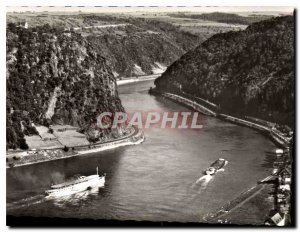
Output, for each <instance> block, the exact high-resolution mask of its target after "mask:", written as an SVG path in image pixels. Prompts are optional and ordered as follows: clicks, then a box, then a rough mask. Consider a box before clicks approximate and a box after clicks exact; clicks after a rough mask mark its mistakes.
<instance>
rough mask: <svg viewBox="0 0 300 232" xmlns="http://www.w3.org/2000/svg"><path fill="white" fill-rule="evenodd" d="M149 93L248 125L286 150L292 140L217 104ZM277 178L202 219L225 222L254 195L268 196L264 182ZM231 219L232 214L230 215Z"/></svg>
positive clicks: (269, 178)
mask: <svg viewBox="0 0 300 232" xmlns="http://www.w3.org/2000/svg"><path fill="white" fill-rule="evenodd" d="M149 93H150V94H154V95H159V96H162V97H166V98H168V99H170V100H172V101H174V102H176V103H178V104H182V105H184V106H187V107H191V108H193V109H194V110H196V111H199V112H200V113H203V114H205V115H208V116H212V117H216V118H218V119H220V120H223V121H227V122H231V123H234V124H238V125H240V126H244V127H248V128H251V129H254V130H257V131H259V132H260V133H261V134H262V135H265V136H266V137H267V138H268V139H269V140H271V141H272V142H273V143H274V144H275V145H276V146H279V147H281V148H283V149H285V150H289V146H290V140H289V139H288V138H287V137H285V136H284V135H283V134H282V133H281V132H280V131H278V130H277V129H273V128H270V126H265V125H262V124H258V123H254V122H251V121H248V120H245V119H241V118H237V117H233V116H230V115H226V114H219V113H218V111H217V110H218V108H217V106H215V109H216V110H215V111H214V110H211V109H209V108H207V107H205V106H203V105H201V104H199V103H196V102H195V101H192V100H190V99H188V98H185V97H182V96H179V95H176V94H171V93H163V92H157V91H156V90H155V89H154V90H153V89H152V90H151V91H149ZM200 100H202V101H205V100H203V99H200ZM205 103H208V104H210V105H214V104H213V103H211V102H208V101H205ZM288 155H290V154H289V152H288ZM275 163H276V161H274V162H273V166H274V164H275ZM277 178H278V176H276V175H275V176H274V175H273V174H270V175H269V176H267V177H265V178H264V179H262V180H260V181H258V182H257V184H256V185H254V186H253V187H251V188H250V189H247V190H246V191H244V192H242V193H241V194H240V195H239V196H238V197H236V198H234V199H232V200H230V201H228V202H226V203H225V204H224V205H223V206H222V207H221V208H219V209H218V210H216V211H214V212H211V213H208V214H207V215H206V216H204V217H203V218H202V219H201V220H200V221H202V220H203V221H204V222H207V223H214V224H218V223H223V221H222V217H223V218H224V216H226V215H228V213H232V211H234V210H235V209H239V208H242V207H243V206H244V204H247V202H248V201H249V200H250V199H251V198H252V197H256V195H258V196H260V197H263V198H265V197H266V196H265V195H264V193H262V191H261V190H263V189H264V188H265V185H264V184H268V182H269V181H270V180H273V181H274V179H277ZM269 188H270V187H269ZM275 191H276V190H275ZM275 195H277V192H276V193H275ZM274 197H276V196H274ZM250 201H251V200H250ZM277 206H278V203H275V202H274V203H273V209H275V208H277ZM273 209H270V210H273ZM219 218H221V220H218V219H219ZM233 218H234V217H233ZM229 220H230V216H229ZM225 223H227V219H226V220H225Z"/></svg>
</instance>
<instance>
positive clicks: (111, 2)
mask: <svg viewBox="0 0 300 232" xmlns="http://www.w3.org/2000/svg"><path fill="white" fill-rule="evenodd" d="M299 4H300V1H299V0H285V1H283V0H280V1H274V0H251V1H240V0H227V1H226V0H223V1H221V0H201V1H196V0H188V1H187V0H147V1H137V0H107V1H95V0H63V1H62V0H51V1H41V0H39V1H37V0H24V1H20V0H6V1H5V2H3V1H1V2H0V6H1V8H0V9H1V11H0V36H1V43H0V44H1V46H0V49H1V56H0V64H1V69H0V70H1V74H2V75H1V76H2V77H1V81H2V83H1V85H0V99H1V101H0V102H1V103H0V104H1V108H0V109H1V113H0V125H1V129H2V130H1V132H2V133H3V135H4V136H2V139H1V140H0V143H1V150H2V151H3V152H2V153H1V154H2V159H1V161H2V168H1V169H0V170H1V173H0V174H1V186H2V188H1V190H2V191H1V198H0V202H1V204H2V207H1V214H0V215H1V231H4V230H8V227H6V226H5V225H6V218H5V215H6V205H5V202H6V187H5V186H6V168H5V159H4V156H5V146H6V144H5V133H6V131H5V121H6V109H5V99H6V96H5V93H6V88H5V87H6V85H5V76H6V75H5V70H6V52H5V44H6V37H5V27H6V16H5V12H6V8H5V6H22V5H23V6H49V5H52V6H64V5H68V6H83V5H84V6H95V5H101V6H292V7H295V8H297V9H299ZM298 17H299V15H298ZM296 25H297V31H298V30H299V23H298V20H297V24H296ZM297 44H298V47H299V38H297ZM297 51H298V49H297ZM296 65H297V67H299V59H297V64H296ZM299 85H300V84H299V81H297V89H299ZM297 95H298V94H297ZM299 104H300V103H299V99H298V96H297V109H298V108H299ZM297 115H298V110H297ZM297 131H299V124H298V125H297ZM297 144H299V136H297ZM295 156H297V157H298V158H297V161H298V160H299V159H300V158H299V156H298V154H296V155H295ZM298 164H299V161H298V162H297V167H298ZM297 174H298V175H297V181H298V182H299V179H300V178H299V171H298V172H297ZM297 193H299V188H298V185H297ZM298 197H299V194H298V196H297V202H299V198H298ZM297 209H298V207H297ZM296 215H297V220H296V223H297V222H298V223H299V220H298V219H299V212H298V213H297V214H296ZM162 229H163V228H162ZM200 229H201V228H200ZM239 229H240V228H239ZM69 230H70V229H69ZM71 230H73V229H71ZM101 230H103V231H108V229H104V228H101ZM183 230H187V229H183ZM201 230H203V229H201ZM205 230H206V229H205ZM215 230H217V229H213V230H212V229H209V231H215ZM247 230H250V229H247ZM251 230H252V229H251ZM56 231H62V229H56ZM79 231H85V229H80V230H79ZM110 231H111V230H110Z"/></svg>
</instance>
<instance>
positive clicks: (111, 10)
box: [6, 6, 294, 13]
mask: <svg viewBox="0 0 300 232" xmlns="http://www.w3.org/2000/svg"><path fill="white" fill-rule="evenodd" d="M79 10H80V11H82V12H91V13H127V12H128V13H130V12H136V11H147V12H177V11H190V12H204V13H206V12H207V13H209V12H216V11H219V12H249V11H250V12H253V11H255V12H278V11H279V12H283V13H291V12H293V10H294V8H293V7H290V6H286V7H285V6H270V7H266V6H260V7H253V6H252V7H245V6H237V7H232V6H230V7H223V6H220V7H87V6H85V7H74V6H72V7H62V6H58V7H49V6H47V7H45V6H43V7H34V6H28V7H20V6H17V7H15V6H7V7H6V11H7V12H13V11H16V12H24V11H37V12H41V11H49V12H50V11H55V12H57V11H61V12H72V11H79Z"/></svg>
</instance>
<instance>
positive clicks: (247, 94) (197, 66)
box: [155, 16, 295, 126]
mask: <svg viewBox="0 0 300 232" xmlns="http://www.w3.org/2000/svg"><path fill="white" fill-rule="evenodd" d="M294 83H295V76H294V18H293V17H292V16H286V17H277V18H273V19H270V20H266V21H262V22H258V23H254V24H252V25H250V26H249V27H248V28H247V29H246V30H245V31H240V32H228V33H224V34H217V35H214V36H213V37H211V38H210V39H208V40H207V41H205V42H203V43H202V44H201V45H200V46H198V47H197V48H195V49H194V50H192V51H190V52H188V53H186V54H185V55H183V56H182V57H181V58H180V59H179V60H177V61H176V62H174V63H173V64H172V65H171V66H170V67H169V68H168V69H167V70H166V72H165V73H163V75H162V76H161V77H160V78H159V79H157V80H156V81H155V84H156V86H157V88H158V89H159V90H160V91H169V92H177V93H180V92H184V93H188V94H191V95H195V96H198V97H202V98H206V99H208V100H210V101H212V102H214V103H216V104H218V105H219V106H220V107H221V109H222V110H223V111H225V112H228V113H231V114H238V115H251V116H255V117H259V118H262V119H266V120H270V121H274V122H277V123H282V124H288V125H290V126H293V125H294V112H295V107H294V97H295V96H294V93H295V89H294Z"/></svg>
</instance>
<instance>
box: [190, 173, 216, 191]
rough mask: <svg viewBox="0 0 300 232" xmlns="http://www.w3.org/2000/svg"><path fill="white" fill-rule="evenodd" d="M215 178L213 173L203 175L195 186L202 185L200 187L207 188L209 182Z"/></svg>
mask: <svg viewBox="0 0 300 232" xmlns="http://www.w3.org/2000/svg"><path fill="white" fill-rule="evenodd" d="M212 179H213V176H211V175H204V176H201V177H200V178H199V179H198V180H197V181H196V182H195V183H194V186H199V185H200V189H202V190H203V189H206V187H207V185H208V183H209V182H210V181H211V180H212Z"/></svg>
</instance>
